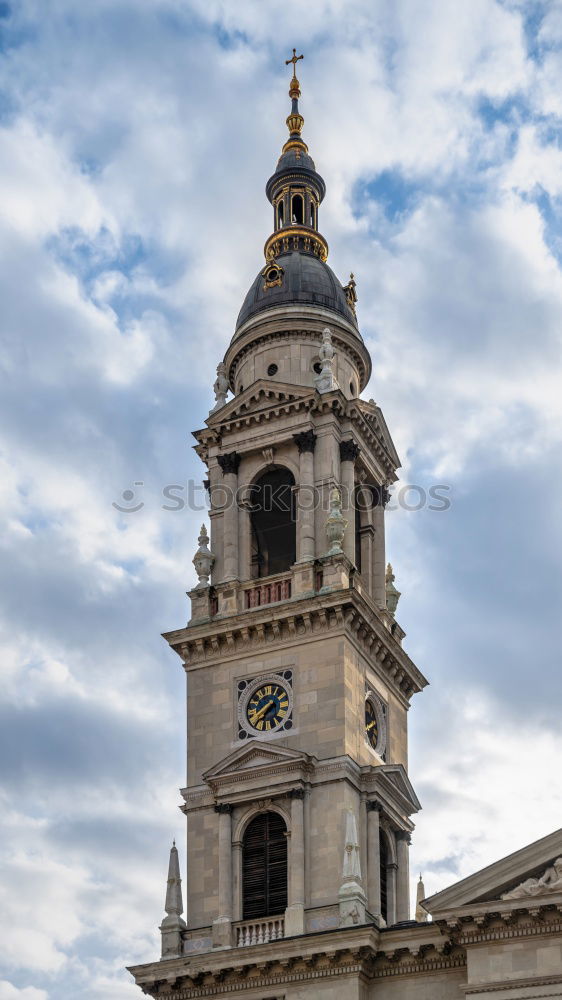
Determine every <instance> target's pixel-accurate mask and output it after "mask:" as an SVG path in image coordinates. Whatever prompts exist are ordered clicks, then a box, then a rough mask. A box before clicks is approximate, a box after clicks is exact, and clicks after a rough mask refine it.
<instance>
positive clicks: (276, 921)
mask: <svg viewBox="0 0 562 1000" xmlns="http://www.w3.org/2000/svg"><path fill="white" fill-rule="evenodd" d="M235 934H236V947H237V948H249V947H250V945H252V944H267V943H268V942H269V941H280V940H281V938H284V937H285V918H284V917H264V918H263V920H245V921H244V922H243V923H240V924H236V925H235Z"/></svg>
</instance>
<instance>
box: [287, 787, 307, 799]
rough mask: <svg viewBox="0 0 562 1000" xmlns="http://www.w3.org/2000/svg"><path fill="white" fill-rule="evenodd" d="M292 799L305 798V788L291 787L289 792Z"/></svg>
mask: <svg viewBox="0 0 562 1000" xmlns="http://www.w3.org/2000/svg"><path fill="white" fill-rule="evenodd" d="M289 798H290V799H304V788H291V791H290V792H289Z"/></svg>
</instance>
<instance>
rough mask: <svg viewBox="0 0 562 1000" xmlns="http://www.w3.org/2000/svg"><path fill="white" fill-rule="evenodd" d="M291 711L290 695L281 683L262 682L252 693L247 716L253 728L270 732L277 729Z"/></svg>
mask: <svg viewBox="0 0 562 1000" xmlns="http://www.w3.org/2000/svg"><path fill="white" fill-rule="evenodd" d="M288 711H289V695H288V694H287V692H286V690H285V688H284V687H282V686H281V684H273V683H272V684H262V685H261V687H259V688H256V690H255V691H254V693H253V694H252V696H251V698H250V700H249V702H248V707H247V708H246V718H247V720H248V723H249V724H250V726H251V727H252V729H256V730H257V731H258V732H259V733H268V732H271V730H272V729H277V728H278V727H279V726H281V725H282V724H283V722H284V720H285V717H286V715H287V712H288Z"/></svg>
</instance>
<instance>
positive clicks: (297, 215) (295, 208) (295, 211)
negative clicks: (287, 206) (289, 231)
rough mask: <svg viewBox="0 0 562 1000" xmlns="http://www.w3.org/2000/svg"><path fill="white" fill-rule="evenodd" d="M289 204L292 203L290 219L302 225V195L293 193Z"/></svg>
mask: <svg viewBox="0 0 562 1000" xmlns="http://www.w3.org/2000/svg"><path fill="white" fill-rule="evenodd" d="M291 205H292V219H291V221H292V222H294V223H296V225H297V226H302V224H303V222H304V202H303V199H302V195H300V194H294V195H293V199H292V202H291Z"/></svg>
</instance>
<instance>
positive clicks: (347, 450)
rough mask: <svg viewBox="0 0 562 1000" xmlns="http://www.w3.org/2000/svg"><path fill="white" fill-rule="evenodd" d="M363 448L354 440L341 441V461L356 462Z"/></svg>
mask: <svg viewBox="0 0 562 1000" xmlns="http://www.w3.org/2000/svg"><path fill="white" fill-rule="evenodd" d="M360 452H361V448H360V447H359V445H358V444H356V443H355V441H353V440H351V439H350V440H349V441H340V461H342V462H355V460H356V459H357V458H359V454H360Z"/></svg>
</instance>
